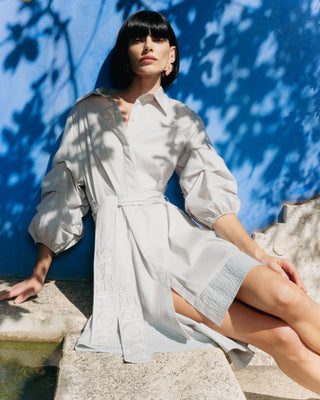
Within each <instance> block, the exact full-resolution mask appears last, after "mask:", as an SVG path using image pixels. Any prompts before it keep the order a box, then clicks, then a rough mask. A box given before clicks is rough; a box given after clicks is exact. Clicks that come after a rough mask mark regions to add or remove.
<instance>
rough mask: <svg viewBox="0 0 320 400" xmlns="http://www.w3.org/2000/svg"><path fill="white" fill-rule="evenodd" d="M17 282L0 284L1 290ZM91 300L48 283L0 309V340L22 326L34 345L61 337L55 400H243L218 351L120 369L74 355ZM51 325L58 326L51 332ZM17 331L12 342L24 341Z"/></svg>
mask: <svg viewBox="0 0 320 400" xmlns="http://www.w3.org/2000/svg"><path fill="white" fill-rule="evenodd" d="M16 281H17V280H14V279H2V280H0V290H2V289H5V288H6V287H9V286H11V285H12V284H14V283H15V282H16ZM91 299H92V285H91V284H90V283H86V282H48V283H46V284H45V285H44V288H43V290H42V291H41V293H40V294H39V295H38V296H36V297H34V298H32V299H29V300H28V301H26V302H25V303H22V304H19V305H15V304H14V302H13V300H9V301H4V302H1V303H0V338H1V337H2V338H5V337H6V335H7V337H8V335H13V333H14V332H15V330H14V327H18V326H19V327H20V328H21V326H23V325H24V326H25V329H24V333H25V334H26V336H25V338H28V337H29V338H30V337H32V340H36V339H37V338H38V339H39V340H41V338H43V336H45V334H44V333H45V332H47V331H46V328H50V329H49V330H50V331H52V330H55V332H58V331H59V332H60V333H63V335H64V336H65V339H64V344H63V355H62V359H61V362H60V366H59V367H60V371H59V377H58V385H57V391H56V396H55V400H79V399H90V400H120V399H121V400H123V399H125V400H142V399H143V400H195V399H197V400H198V399H199V400H221V399H228V400H245V397H244V395H243V393H242V390H241V388H240V386H239V383H238V381H237V379H236V378H235V376H234V374H233V372H232V369H231V367H230V365H229V363H228V361H227V359H226V357H225V355H224V353H223V352H222V350H221V349H220V348H218V347H212V348H210V349H205V350H190V351H185V352H175V353H155V354H153V359H154V362H153V363H148V364H126V363H123V361H122V355H119V354H108V353H88V352H78V351H75V350H74V344H75V342H76V340H77V338H78V337H79V334H80V331H81V330H82V328H83V326H84V324H85V323H86V320H87V318H88V317H89V315H90V313H91ZM1 321H2V322H3V323H1ZM43 321H47V322H48V323H47V324H46V323H44V322H43ZM49 322H50V323H49ZM52 323H56V324H57V325H56V326H55V328H54V326H53V325H52ZM39 327H41V329H39ZM20 328H19V334H18V331H16V337H19V340H23V332H22V334H21V329H20ZM53 328H54V329H53ZM47 333H48V332H47ZM53 336H54V337H56V334H55V335H53ZM53 336H51V340H53ZM47 337H48V338H50V335H49V333H48V336H47Z"/></svg>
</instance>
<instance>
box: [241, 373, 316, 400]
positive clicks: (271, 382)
mask: <svg viewBox="0 0 320 400" xmlns="http://www.w3.org/2000/svg"><path fill="white" fill-rule="evenodd" d="M236 376H237V378H238V381H239V383H240V385H241V387H242V390H243V391H244V394H245V396H246V399H247V400H316V399H320V396H319V395H317V394H315V393H313V392H311V391H309V390H307V389H304V388H303V387H302V386H300V385H298V384H297V383H295V382H293V381H292V380H291V379H290V378H288V377H287V376H286V375H285V374H284V373H283V372H282V371H281V370H280V369H279V368H278V367H277V366H276V365H273V366H271V365H249V366H248V367H246V368H245V369H243V370H241V371H237V372H236Z"/></svg>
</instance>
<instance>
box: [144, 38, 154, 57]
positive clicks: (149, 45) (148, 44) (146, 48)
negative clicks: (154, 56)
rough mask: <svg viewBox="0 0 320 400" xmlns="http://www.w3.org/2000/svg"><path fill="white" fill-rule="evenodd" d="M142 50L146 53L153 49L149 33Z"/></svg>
mask: <svg viewBox="0 0 320 400" xmlns="http://www.w3.org/2000/svg"><path fill="white" fill-rule="evenodd" d="M143 50H144V52H145V53H148V52H149V51H153V41H152V38H151V36H150V35H148V36H147V37H146V39H145V42H144V49H143Z"/></svg>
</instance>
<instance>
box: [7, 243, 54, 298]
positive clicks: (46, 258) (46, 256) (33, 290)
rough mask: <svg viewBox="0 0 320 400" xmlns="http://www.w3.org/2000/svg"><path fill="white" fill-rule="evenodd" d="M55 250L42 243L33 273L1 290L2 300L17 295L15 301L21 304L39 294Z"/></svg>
mask: <svg viewBox="0 0 320 400" xmlns="http://www.w3.org/2000/svg"><path fill="white" fill-rule="evenodd" d="M52 257H53V252H52V251H51V250H50V249H49V248H48V247H47V246H45V245H44V244H40V246H39V251H38V258H37V261H36V265H35V267H34V269H33V272H32V275H31V276H30V277H29V278H27V279H25V280H24V281H22V282H20V283H17V284H16V285H14V286H12V287H11V288H9V289H5V290H2V291H1V292H0V301H2V300H5V299H10V298H13V297H16V299H15V303H16V304H20V303H22V302H24V301H25V300H27V299H28V298H29V297H31V296H35V295H36V294H38V293H39V292H40V291H41V289H42V287H43V284H44V282H45V279H46V276H47V273H48V270H49V268H50V265H51V262H52Z"/></svg>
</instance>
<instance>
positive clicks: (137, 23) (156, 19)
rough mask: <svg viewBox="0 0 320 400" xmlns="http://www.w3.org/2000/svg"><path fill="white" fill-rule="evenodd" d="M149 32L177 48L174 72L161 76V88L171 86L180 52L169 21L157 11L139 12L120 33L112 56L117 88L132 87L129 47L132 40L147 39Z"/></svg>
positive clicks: (112, 73)
mask: <svg viewBox="0 0 320 400" xmlns="http://www.w3.org/2000/svg"><path fill="white" fill-rule="evenodd" d="M149 32H150V33H151V36H152V37H154V38H161V39H168V40H169V44H170V46H175V47H176V59H175V62H174V63H173V65H172V67H173V68H172V72H171V74H170V75H168V76H166V75H165V73H164V72H162V75H161V86H162V87H164V88H165V87H167V86H169V85H170V84H171V83H172V82H173V81H174V80H175V79H176V77H177V75H178V71H179V50H178V43H177V39H176V36H175V34H174V32H173V29H172V28H171V26H170V24H169V22H168V21H167V19H166V18H165V17H164V16H163V15H161V14H159V13H157V12H155V11H147V10H144V11H139V12H137V13H135V14H133V15H131V17H129V18H128V19H127V20H126V21H125V23H124V24H123V25H122V28H121V29H120V31H119V34H118V38H117V42H116V45H115V47H114V49H113V51H112V56H111V76H112V79H113V80H114V84H115V85H116V87H118V88H121V89H125V88H127V87H128V86H129V85H130V82H131V79H132V71H131V67H130V63H129V56H128V46H129V41H130V39H133V40H134V39H136V38H145V37H146V36H148V34H149Z"/></svg>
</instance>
